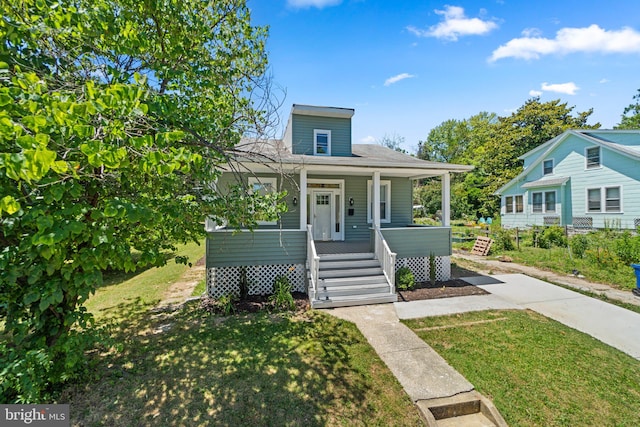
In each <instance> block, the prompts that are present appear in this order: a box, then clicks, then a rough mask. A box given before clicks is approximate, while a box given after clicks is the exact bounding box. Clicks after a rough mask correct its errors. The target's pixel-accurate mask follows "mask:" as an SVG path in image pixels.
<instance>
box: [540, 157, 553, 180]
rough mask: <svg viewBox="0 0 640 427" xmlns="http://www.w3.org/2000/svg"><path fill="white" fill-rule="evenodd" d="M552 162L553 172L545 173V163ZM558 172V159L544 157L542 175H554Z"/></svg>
mask: <svg viewBox="0 0 640 427" xmlns="http://www.w3.org/2000/svg"><path fill="white" fill-rule="evenodd" d="M545 162H551V172H549V173H544V163H545ZM555 173H556V161H555V160H554V159H544V160H543V161H542V176H547V175H553V174H555Z"/></svg>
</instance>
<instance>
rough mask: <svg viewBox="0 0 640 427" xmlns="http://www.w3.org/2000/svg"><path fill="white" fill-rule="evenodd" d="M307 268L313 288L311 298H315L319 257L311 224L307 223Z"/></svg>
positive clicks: (318, 273)
mask: <svg viewBox="0 0 640 427" xmlns="http://www.w3.org/2000/svg"><path fill="white" fill-rule="evenodd" d="M307 268H308V269H309V280H310V281H311V288H312V289H313V298H317V295H318V277H319V275H320V257H319V256H318V253H317V252H316V244H315V241H314V240H313V230H312V228H311V225H307Z"/></svg>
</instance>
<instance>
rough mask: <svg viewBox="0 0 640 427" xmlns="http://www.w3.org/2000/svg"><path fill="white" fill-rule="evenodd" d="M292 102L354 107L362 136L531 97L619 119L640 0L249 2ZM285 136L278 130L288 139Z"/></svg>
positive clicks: (503, 109)
mask: <svg viewBox="0 0 640 427" xmlns="http://www.w3.org/2000/svg"><path fill="white" fill-rule="evenodd" d="M248 6H249V8H250V9H251V11H252V20H253V23H254V24H256V25H268V26H269V28H270V30H269V31H270V33H269V34H270V35H269V39H268V42H267V50H268V52H269V60H270V63H271V72H272V74H273V79H274V83H276V84H277V85H279V86H281V87H282V88H283V89H284V90H286V97H285V99H284V105H283V107H282V111H281V112H280V113H281V116H282V118H283V120H284V121H286V118H287V116H288V114H289V110H290V108H291V105H292V104H311V105H324V106H332V107H348V108H355V110H356V112H355V115H354V117H353V141H354V142H355V143H358V142H375V141H377V140H379V139H381V138H382V137H383V136H385V135H387V136H393V135H396V136H400V137H403V138H404V139H405V143H404V148H406V149H407V150H409V151H411V152H414V151H415V149H416V147H417V145H418V141H420V140H425V139H426V138H427V135H428V133H429V131H430V130H431V129H433V128H434V127H436V126H438V125H439V124H440V123H442V122H443V121H445V120H448V119H465V118H468V117H471V116H472V115H474V114H477V113H479V112H481V111H488V112H494V113H497V114H498V115H500V116H507V115H509V114H511V113H512V112H513V111H515V110H516V109H517V108H519V107H520V106H522V105H523V104H524V103H525V101H526V100H527V99H529V98H530V97H531V96H540V97H541V101H542V102H546V101H550V100H554V99H561V100H562V101H563V102H567V103H568V105H569V106H575V109H574V112H576V111H585V110H588V109H590V108H593V110H594V112H593V114H592V115H591V119H590V123H595V122H600V123H601V124H602V127H603V128H612V127H613V126H614V125H616V124H617V123H619V121H620V116H621V114H622V111H623V109H624V108H625V107H626V106H627V105H629V104H630V103H631V102H632V97H633V96H634V95H635V94H636V92H637V90H638V89H639V88H640V2H638V1H637V0H627V1H617V0H608V1H606V2H605V1H591V0H580V1H573V0H568V1H567V0H555V1H547V0H537V1H515V0H493V1H446V0H445V1H406V0H395V1H391V0H388V1H383V0H248ZM278 136H279V135H278Z"/></svg>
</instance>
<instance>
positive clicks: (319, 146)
mask: <svg viewBox="0 0 640 427" xmlns="http://www.w3.org/2000/svg"><path fill="white" fill-rule="evenodd" d="M313 154H314V155H316V156H330V155H331V131H330V130H322V129H314V130H313Z"/></svg>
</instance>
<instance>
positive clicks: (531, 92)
mask: <svg viewBox="0 0 640 427" xmlns="http://www.w3.org/2000/svg"><path fill="white" fill-rule="evenodd" d="M529 95H530V96H541V95H542V92H540V91H539V90H533V89H532V90H530V91H529Z"/></svg>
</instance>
